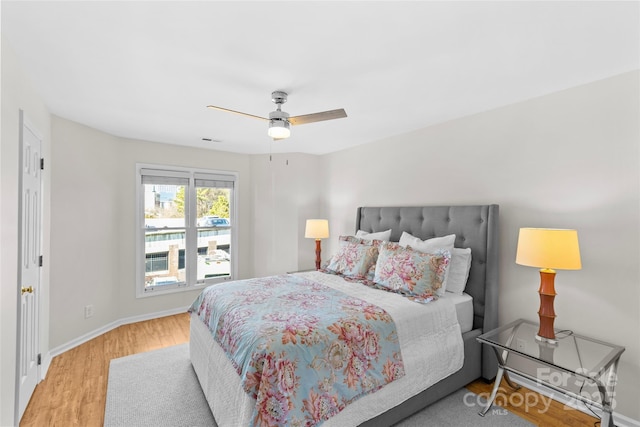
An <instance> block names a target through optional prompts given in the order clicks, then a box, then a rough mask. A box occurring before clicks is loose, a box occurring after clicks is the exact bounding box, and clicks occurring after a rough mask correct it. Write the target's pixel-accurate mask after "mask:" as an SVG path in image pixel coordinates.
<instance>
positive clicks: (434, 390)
mask: <svg viewBox="0 0 640 427" xmlns="http://www.w3.org/2000/svg"><path fill="white" fill-rule="evenodd" d="M355 225H356V227H355V228H356V231H357V230H362V231H364V232H369V233H376V232H381V231H384V230H391V235H390V239H389V240H391V241H395V242H397V241H398V240H399V239H400V237H401V235H402V233H403V232H407V233H410V234H411V235H413V236H415V237H416V238H419V239H422V240H426V239H431V238H434V237H438V236H446V235H450V234H455V235H456V238H455V247H457V248H470V249H471V253H472V261H471V267H470V269H469V278H468V281H467V285H466V288H465V294H466V295H467V297H466V298H463V299H464V300H465V301H466V302H464V301H463V302H462V303H460V301H452V300H453V298H448V297H449V296H448V295H447V297H444V298H440V299H439V300H438V301H436V302H435V303H439V304H440V305H450V307H451V308H448V310H449V311H451V310H453V313H454V315H453V317H454V318H455V317H456V316H458V317H459V316H460V314H459V313H458V311H457V310H458V308H459V307H460V306H462V305H464V304H467V305H468V304H472V307H473V308H472V313H469V314H468V315H467V319H466V320H464V321H463V320H462V319H461V320H460V322H459V321H458V319H455V320H454V321H455V327H456V328H457V329H455V330H456V331H457V333H456V334H457V337H456V340H458V341H461V344H457V343H456V345H460V348H461V352H462V353H463V354H462V355H461V356H460V357H459V359H460V360H459V365H456V366H455V371H453V372H446V375H445V376H442V378H439V377H437V376H436V375H442V374H440V371H438V372H437V373H436V374H434V375H432V377H433V378H437V381H424V382H423V381H422V380H417V379H416V378H417V377H416V376H414V375H406V376H404V377H402V378H399V379H397V380H395V381H393V382H390V383H389V384H387V385H386V386H383V387H381V388H380V390H378V391H376V392H374V393H367V394H366V395H363V396H362V397H360V398H358V399H357V400H355V401H353V402H352V403H350V404H349V405H348V406H346V407H345V408H344V409H343V410H341V411H340V412H339V413H338V414H337V415H336V416H334V417H332V418H330V419H329V420H327V421H326V422H324V423H323V424H322V425H323V426H329V427H330V426H334V425H335V426H345V425H363V426H380V425H389V426H390V425H393V424H395V423H396V422H398V421H400V420H402V419H404V418H406V417H407V416H409V415H411V414H413V413H415V412H417V411H419V410H421V409H422V408H424V407H426V406H428V405H429V404H431V403H433V402H435V401H437V400H439V399H441V398H442V397H444V396H447V395H448V394H450V393H452V392H454V391H456V390H458V389H460V388H461V387H464V386H465V385H466V384H468V383H470V382H472V381H474V380H476V379H478V378H485V379H487V380H490V379H492V378H494V377H495V374H496V371H497V363H496V360H495V355H493V354H492V353H491V350H490V349H486V348H483V347H482V345H481V344H479V343H478V342H477V340H476V337H477V336H479V335H480V334H482V333H483V332H484V331H488V330H490V329H493V328H495V327H497V326H498V312H497V305H498V261H497V259H498V206H497V205H477V206H423V207H361V208H358V211H357V216H356V224H355ZM298 276H299V277H297V278H296V279H295V280H298V281H303V282H305V281H309V282H314V283H315V282H321V283H322V284H323V286H324V285H327V286H329V287H335V288H336V289H338V288H339V289H341V290H345V291H346V290H347V289H348V288H347V287H346V286H345V285H344V284H343V283H342V282H341V280H342V279H340V278H338V277H335V276H332V275H328V274H325V273H321V272H309V273H300V274H299V275H298ZM214 286H216V285H214ZM357 292H360V290H358V291H357ZM366 292H368V293H369V292H376V293H381V292H383V291H380V290H372V289H367V290H366ZM358 295H360V294H358ZM372 295H373V294H372ZM374 297H375V296H374ZM376 298H377V297H376ZM384 299H385V301H386V300H387V299H389V298H384ZM380 301H382V299H380ZM456 302H457V304H456ZM435 303H429V304H425V305H424V307H428V306H430V305H431V304H433V307H436V305H437V304H435ZM394 304H395V303H394ZM398 304H406V303H404V302H402V303H398ZM411 304H413V306H412V307H416V306H420V304H416V303H411ZM380 306H381V307H384V308H385V310H387V311H389V312H390V313H396V314H397V313H399V312H400V311H409V310H412V309H413V308H411V309H410V308H409V306H403V305H399V306H394V305H393V304H392V305H390V306H389V307H388V308H387V306H386V305H385V306H383V305H382V302H381V303H380ZM430 309H431V308H429V310H430ZM393 310H395V311H393ZM415 310H421V309H420V308H416V309H415ZM396 314H393V316H395V315H396ZM439 316H440V315H437V316H435V317H439ZM442 317H446V316H442ZM449 317H451V316H450V315H449ZM447 321H448V320H447ZM399 323H402V322H399ZM461 323H466V324H467V326H466V327H465V331H464V332H461V329H460V324H461ZM447 327H448V328H451V327H453V326H452V325H449V326H447ZM399 328H400V326H399ZM405 333H406V332H405V331H404V330H400V329H399V330H398V336H400V337H401V338H402V336H404V335H403V334H405ZM456 334H453V335H456ZM442 339H443V341H442V343H438V344H437V345H436V346H435V347H437V348H438V349H440V348H442V349H443V350H438V351H446V352H448V351H451V348H453V347H451V346H453V344H451V342H452V341H453V338H451V337H449V336H447V337H443V338H442ZM401 340H402V339H401ZM449 344H451V346H449ZM412 351H413V350H412ZM404 352H405V350H404V349H403V355H404ZM433 352H434V350H431V349H426V350H425V353H424V354H425V358H426V357H427V356H429V357H431V355H430V354H429V355H428V354H427V353H433ZM190 354H191V361H192V364H193V367H194V370H195V372H196V374H197V376H198V380H199V382H200V385H201V387H202V389H203V392H204V394H205V396H206V398H207V401H208V402H209V406H210V408H211V410H212V413H213V415H214V417H215V418H216V420H217V422H218V423H219V425H220V426H221V427H225V426H227V425H248V424H249V422H248V421H247V415H246V414H250V413H251V407H252V405H253V406H255V400H252V399H251V397H250V396H249V395H248V394H247V393H246V392H245V390H243V388H242V385H241V383H240V377H239V376H238V374H237V365H234V363H231V362H230V361H229V359H228V358H227V356H226V354H225V351H224V350H223V349H222V347H221V346H220V345H218V343H217V342H216V341H215V340H214V339H213V338H212V335H211V332H210V331H209V329H208V328H207V327H206V325H205V324H204V323H203V322H202V321H201V320H200V317H198V316H197V315H196V314H195V313H193V312H192V317H191V340H190ZM406 354H407V356H408V357H409V358H408V359H407V360H406V367H407V371H409V368H410V366H409V364H410V363H416V362H415V361H414V360H413V359H415V355H413V354H412V353H409V352H407V353H406ZM412 357H413V359H411V358H412ZM456 358H457V357H454V358H453V359H456ZM430 363H431V362H430ZM451 363H453V362H451ZM456 363H458V362H456ZM449 368H451V367H449ZM412 369H413V368H412ZM443 372H444V371H443ZM425 384H426V386H425ZM425 387H427V388H426V389H425ZM405 390H409V391H406V393H408V395H404V394H403V395H401V393H404V391H405ZM243 414H244V415H243Z"/></svg>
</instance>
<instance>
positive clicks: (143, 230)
mask: <svg viewBox="0 0 640 427" xmlns="http://www.w3.org/2000/svg"><path fill="white" fill-rule="evenodd" d="M136 176H137V183H138V184H137V200H138V209H137V230H138V236H137V241H138V243H137V252H138V263H137V265H138V275H137V277H138V280H137V281H138V286H137V295H138V296H146V295H153V294H158V293H167V292H177V291H180V290H184V289H193V287H195V286H204V285H208V284H211V283H215V282H219V281H223V280H231V279H232V278H233V277H234V276H235V262H234V261H235V254H236V253H237V251H236V245H235V233H234V232H233V230H234V224H237V222H236V219H235V206H234V199H235V195H234V187H235V183H236V180H237V175H236V174H234V173H229V172H217V171H207V170H202V169H188V168H175V167H165V166H153V165H137V174H136Z"/></svg>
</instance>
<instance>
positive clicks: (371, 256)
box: [326, 236, 381, 278]
mask: <svg viewBox="0 0 640 427" xmlns="http://www.w3.org/2000/svg"><path fill="white" fill-rule="evenodd" d="M380 243H381V242H380V241H379V240H371V241H369V240H363V239H359V238H357V237H353V236H340V247H339V249H338V253H336V254H335V255H334V256H333V258H331V261H329V265H327V267H326V269H327V270H330V271H332V272H334V273H338V274H342V275H344V276H349V277H356V278H366V276H367V272H368V271H369V269H370V268H371V266H374V265H376V260H377V259H378V247H379V246H380Z"/></svg>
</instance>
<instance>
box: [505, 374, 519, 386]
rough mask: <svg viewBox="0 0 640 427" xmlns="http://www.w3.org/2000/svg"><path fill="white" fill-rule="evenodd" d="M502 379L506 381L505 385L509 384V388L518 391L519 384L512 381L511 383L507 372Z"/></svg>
mask: <svg viewBox="0 0 640 427" xmlns="http://www.w3.org/2000/svg"><path fill="white" fill-rule="evenodd" d="M504 379H505V380H506V381H507V384H509V387H511V388H512V389H514V390H518V389H519V388H520V384H516V383H514V382H513V381H511V377H510V376H509V372H505V373H504Z"/></svg>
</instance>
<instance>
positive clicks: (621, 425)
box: [509, 372, 640, 427]
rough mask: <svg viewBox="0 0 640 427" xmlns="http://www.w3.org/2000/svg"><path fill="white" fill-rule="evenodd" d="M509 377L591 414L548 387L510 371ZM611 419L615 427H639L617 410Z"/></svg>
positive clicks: (573, 400)
mask: <svg viewBox="0 0 640 427" xmlns="http://www.w3.org/2000/svg"><path fill="white" fill-rule="evenodd" d="M509 378H511V380H513V382H515V383H518V384H520V385H521V386H523V387H526V388H528V389H529V390H532V391H535V392H536V393H540V394H542V395H543V396H547V397H550V398H551V399H553V400H555V401H557V402H560V403H562V404H563V405H566V406H569V407H571V408H573V409H577V410H578V411H581V412H584V413H585V414H588V415H593V413H592V412H591V411H590V410H589V409H588V408H587V407H586V406H585V405H584V404H582V403H581V402H579V401H577V400H575V399H570V398H568V397H566V396H564V395H563V394H561V393H556V392H554V391H553V390H551V389H549V388H548V387H544V386H542V385H540V384H538V383H536V382H535V381H531V380H529V379H527V378H524V377H522V376H520V375H518V374H516V373H513V372H510V373H509ZM592 410H593V412H595V413H596V416H598V417H600V416H601V415H602V411H601V410H600V409H597V408H592ZM613 421H614V424H615V425H616V426H617V427H640V421H638V420H634V419H632V418H629V417H627V416H625V415H621V414H619V413H617V412H615V411H614V412H613Z"/></svg>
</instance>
